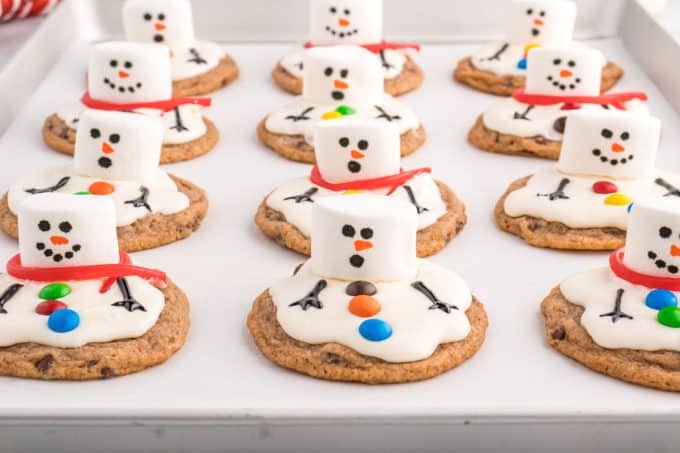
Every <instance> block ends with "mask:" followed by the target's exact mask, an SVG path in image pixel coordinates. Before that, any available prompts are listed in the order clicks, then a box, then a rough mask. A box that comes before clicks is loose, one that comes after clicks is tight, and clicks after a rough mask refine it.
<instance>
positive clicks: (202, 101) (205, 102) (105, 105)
mask: <svg viewBox="0 0 680 453" xmlns="http://www.w3.org/2000/svg"><path fill="white" fill-rule="evenodd" d="M80 102H82V103H83V104H84V105H85V106H86V107H88V108H91V109H94V110H115V111H121V110H136V109H156V110H162V111H164V112H169V111H170V110H172V109H174V108H175V107H179V106H182V105H190V104H191V105H200V106H202V107H210V104H211V103H212V99H211V98H170V99H166V100H163V101H152V102H128V103H118V102H108V101H102V100H101V99H94V98H93V97H91V96H90V93H89V92H85V94H83V97H82V98H80Z"/></svg>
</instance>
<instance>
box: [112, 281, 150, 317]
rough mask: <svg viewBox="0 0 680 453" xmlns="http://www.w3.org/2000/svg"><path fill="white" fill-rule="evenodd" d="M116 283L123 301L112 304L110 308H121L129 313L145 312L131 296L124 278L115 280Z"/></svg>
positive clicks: (142, 306)
mask: <svg viewBox="0 0 680 453" xmlns="http://www.w3.org/2000/svg"><path fill="white" fill-rule="evenodd" d="M116 283H117V284H118V289H119V290H120V293H121V294H122V296H123V300H121V301H119V302H114V303H113V304H111V305H112V306H114V307H123V308H125V309H126V310H127V311H129V312H133V311H135V310H140V311H146V308H145V307H144V305H142V304H140V303H139V302H138V301H137V300H136V299H135V298H134V296H133V295H132V292H131V291H130V286H129V284H128V281H127V279H126V278H125V277H121V278H119V279H117V280H116Z"/></svg>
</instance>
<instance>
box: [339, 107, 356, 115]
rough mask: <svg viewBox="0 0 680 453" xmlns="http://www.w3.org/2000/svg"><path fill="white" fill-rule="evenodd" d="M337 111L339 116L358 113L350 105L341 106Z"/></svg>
mask: <svg viewBox="0 0 680 453" xmlns="http://www.w3.org/2000/svg"><path fill="white" fill-rule="evenodd" d="M335 111H336V112H338V113H339V114H341V115H342V116H346V115H354V114H355V113H356V112H357V111H356V110H354V109H353V108H352V107H350V106H349V105H341V106H340V107H338V108H337V109H335Z"/></svg>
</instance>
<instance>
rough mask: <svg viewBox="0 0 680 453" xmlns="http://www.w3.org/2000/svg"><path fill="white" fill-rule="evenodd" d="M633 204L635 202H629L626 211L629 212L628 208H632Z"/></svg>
mask: <svg viewBox="0 0 680 453" xmlns="http://www.w3.org/2000/svg"><path fill="white" fill-rule="evenodd" d="M634 204H635V203H631V204H629V205H628V207H627V208H626V211H628V212H630V210H631V209H633V205H634Z"/></svg>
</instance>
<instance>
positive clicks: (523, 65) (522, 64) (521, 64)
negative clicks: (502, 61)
mask: <svg viewBox="0 0 680 453" xmlns="http://www.w3.org/2000/svg"><path fill="white" fill-rule="evenodd" d="M526 68H527V59H526V58H522V59H521V60H519V61H518V62H517V69H526Z"/></svg>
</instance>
